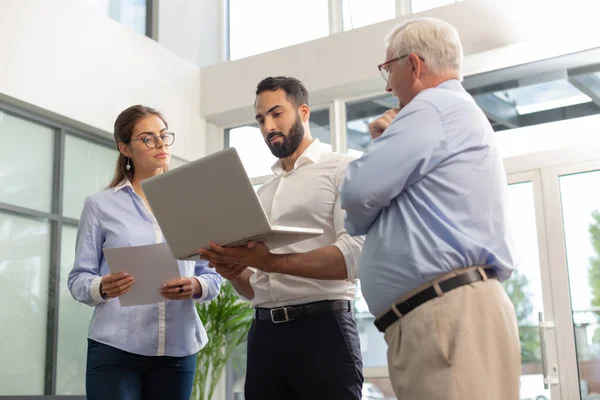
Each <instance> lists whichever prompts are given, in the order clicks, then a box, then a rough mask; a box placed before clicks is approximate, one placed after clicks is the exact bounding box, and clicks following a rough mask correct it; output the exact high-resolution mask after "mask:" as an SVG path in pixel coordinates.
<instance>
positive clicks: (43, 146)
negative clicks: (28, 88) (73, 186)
mask: <svg viewBox="0 0 600 400" xmlns="http://www.w3.org/2000/svg"><path fill="white" fill-rule="evenodd" d="M54 138H55V132H54V130H53V129H51V128H48V127H45V126H42V125H39V124H36V123H33V122H30V121H27V120H24V119H21V118H18V117H15V116H12V115H10V114H7V113H4V112H3V111H2V110H0V139H1V140H2V142H3V143H5V144H10V148H11V149H12V150H13V151H10V150H9V149H8V148H6V149H5V150H4V152H3V154H2V157H0V202H2V203H8V204H13V205H17V206H20V207H26V208H32V209H34V210H38V211H44V212H50V211H52V182H53V166H54V163H53V159H54Z"/></svg>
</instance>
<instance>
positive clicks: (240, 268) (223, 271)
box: [208, 262, 248, 281]
mask: <svg viewBox="0 0 600 400" xmlns="http://www.w3.org/2000/svg"><path fill="white" fill-rule="evenodd" d="M208 266H209V267H212V268H214V269H215V271H217V273H218V274H219V275H221V276H222V277H223V278H225V279H227V280H228V281H233V280H235V279H236V278H238V277H239V276H240V275H241V274H242V272H244V271H245V270H246V269H247V268H248V267H247V266H245V265H239V264H218V263H217V264H215V263H212V262H211V263H209V264H208Z"/></svg>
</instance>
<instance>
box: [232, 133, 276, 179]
mask: <svg viewBox="0 0 600 400" xmlns="http://www.w3.org/2000/svg"><path fill="white" fill-rule="evenodd" d="M228 140H229V143H227V147H235V148H236V150H237V151H238V154H239V155H240V159H241V160H242V164H244V168H246V173H247V174H248V176H249V177H250V178H256V177H259V176H264V175H272V174H273V171H271V166H272V165H273V164H274V163H275V161H277V158H275V157H274V156H273V154H271V151H270V150H269V148H268V147H267V145H266V143H265V141H264V140H263V137H262V134H261V133H260V130H259V129H258V127H257V126H255V125H254V126H253V125H247V126H240V127H239V128H232V129H229V131H228Z"/></svg>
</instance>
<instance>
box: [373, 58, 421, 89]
mask: <svg viewBox="0 0 600 400" xmlns="http://www.w3.org/2000/svg"><path fill="white" fill-rule="evenodd" d="M408 56H410V54H405V55H403V56H400V57H396V58H392V59H391V60H387V61H386V62H384V63H383V64H379V65H378V66H377V69H378V70H379V73H380V74H381V77H382V78H383V80H384V81H385V83H387V82H388V80H389V79H390V71H388V69H387V68H386V67H385V66H386V65H388V64H390V63H393V62H394V61H399V60H403V59H405V58H406V57H408ZM417 57H419V58H420V59H421V61H425V59H424V58H423V57H421V56H417Z"/></svg>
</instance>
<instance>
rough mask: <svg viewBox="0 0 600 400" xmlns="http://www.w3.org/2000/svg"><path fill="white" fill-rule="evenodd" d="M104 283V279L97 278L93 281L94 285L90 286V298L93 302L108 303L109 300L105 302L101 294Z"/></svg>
mask: <svg viewBox="0 0 600 400" xmlns="http://www.w3.org/2000/svg"><path fill="white" fill-rule="evenodd" d="M101 282H102V277H101V276H97V277H95V278H94V279H92V283H91V285H90V296H92V300H94V301H95V302H96V303H106V302H107V301H109V300H110V299H109V300H104V299H103V298H102V295H101V294H100V283H101Z"/></svg>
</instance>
